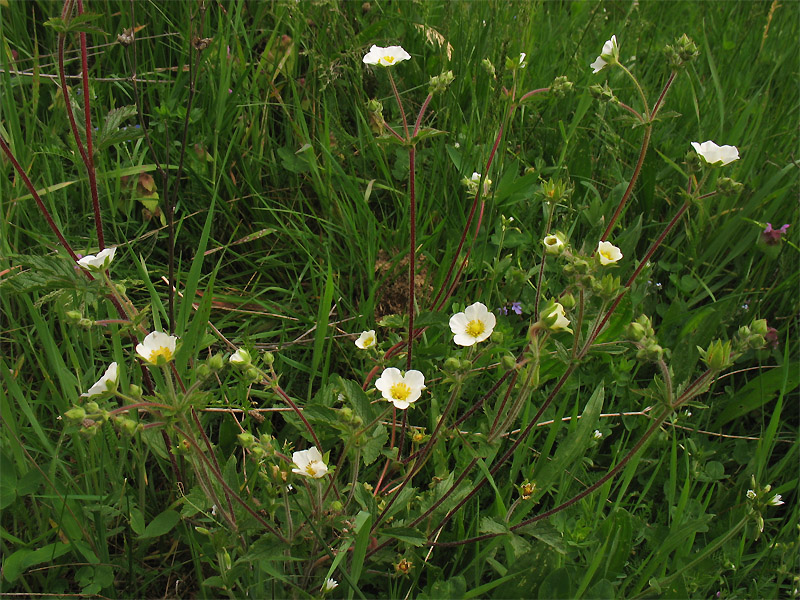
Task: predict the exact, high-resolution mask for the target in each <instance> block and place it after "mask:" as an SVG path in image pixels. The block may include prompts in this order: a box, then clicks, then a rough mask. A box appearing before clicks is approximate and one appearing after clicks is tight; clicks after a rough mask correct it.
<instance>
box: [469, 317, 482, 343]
mask: <svg viewBox="0 0 800 600" xmlns="http://www.w3.org/2000/svg"><path fill="white" fill-rule="evenodd" d="M485 330H486V325H484V324H483V321H481V320H480V319H474V320H472V321H470V322H469V323H467V335H471V336H472V337H474V338H476V337H478V336H479V335H480V334H482V333H483V332H484V331H485Z"/></svg>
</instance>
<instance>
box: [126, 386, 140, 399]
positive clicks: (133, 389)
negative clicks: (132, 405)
mask: <svg viewBox="0 0 800 600" xmlns="http://www.w3.org/2000/svg"><path fill="white" fill-rule="evenodd" d="M128 394H130V396H131V397H133V398H141V397H142V388H140V387H139V386H138V385H136V384H134V383H132V384H131V385H130V386H128Z"/></svg>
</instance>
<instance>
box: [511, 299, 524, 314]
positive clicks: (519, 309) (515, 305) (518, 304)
mask: <svg viewBox="0 0 800 600" xmlns="http://www.w3.org/2000/svg"><path fill="white" fill-rule="evenodd" d="M511 310H513V311H514V312H515V313H517V314H518V315H521V314H522V302H512V303H511Z"/></svg>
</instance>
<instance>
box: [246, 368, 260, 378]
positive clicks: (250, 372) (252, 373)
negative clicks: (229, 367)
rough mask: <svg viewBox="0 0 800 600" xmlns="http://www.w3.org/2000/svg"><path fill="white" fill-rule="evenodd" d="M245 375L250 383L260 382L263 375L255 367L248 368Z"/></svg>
mask: <svg viewBox="0 0 800 600" xmlns="http://www.w3.org/2000/svg"><path fill="white" fill-rule="evenodd" d="M244 374H245V376H246V377H247V378H248V379H249V380H250V381H258V380H259V378H260V377H261V374H260V373H259V372H258V369H256V368H255V367H248V368H247V369H245V372H244Z"/></svg>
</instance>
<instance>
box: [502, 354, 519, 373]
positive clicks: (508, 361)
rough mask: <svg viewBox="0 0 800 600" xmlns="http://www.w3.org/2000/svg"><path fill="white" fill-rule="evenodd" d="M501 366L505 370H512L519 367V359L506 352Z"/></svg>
mask: <svg viewBox="0 0 800 600" xmlns="http://www.w3.org/2000/svg"><path fill="white" fill-rule="evenodd" d="M500 366H501V367H502V368H503V370H504V371H511V370H513V369H516V368H517V359H516V358H514V357H513V356H512V355H510V354H506V355H505V356H503V357H502V358H501V359H500Z"/></svg>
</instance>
